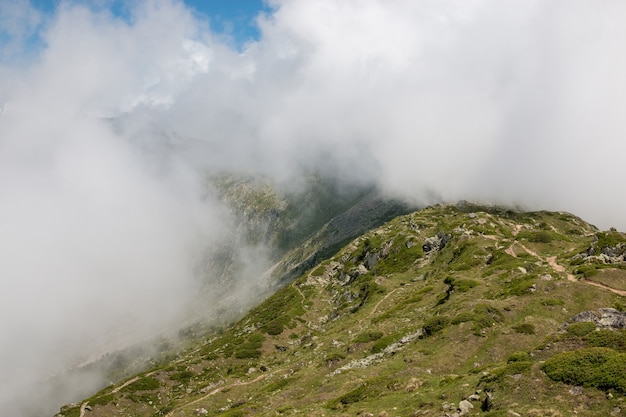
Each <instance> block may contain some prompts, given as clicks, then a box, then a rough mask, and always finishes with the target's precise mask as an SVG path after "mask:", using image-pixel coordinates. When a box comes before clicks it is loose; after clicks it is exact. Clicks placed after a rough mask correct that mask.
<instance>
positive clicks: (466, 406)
mask: <svg viewBox="0 0 626 417" xmlns="http://www.w3.org/2000/svg"><path fill="white" fill-rule="evenodd" d="M473 408H474V405H473V404H472V403H471V402H469V401H467V400H463V401H461V402H460V403H459V408H458V411H459V414H460V415H462V416H464V415H465V414H467V413H469V412H470V410H472V409H473Z"/></svg>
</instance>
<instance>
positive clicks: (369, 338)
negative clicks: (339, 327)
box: [354, 331, 383, 343]
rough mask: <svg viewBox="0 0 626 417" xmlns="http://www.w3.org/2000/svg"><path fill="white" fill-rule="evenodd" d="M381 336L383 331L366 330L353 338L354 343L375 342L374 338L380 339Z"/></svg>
mask: <svg viewBox="0 0 626 417" xmlns="http://www.w3.org/2000/svg"><path fill="white" fill-rule="evenodd" d="M381 337H383V332H379V331H367V332H363V333H359V334H358V335H357V336H356V337H355V338H354V342H355V343H368V342H375V341H376V340H378V339H380V338H381Z"/></svg>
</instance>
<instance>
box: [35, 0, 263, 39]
mask: <svg viewBox="0 0 626 417" xmlns="http://www.w3.org/2000/svg"><path fill="white" fill-rule="evenodd" d="M135 1H136V0H70V1H69V3H70V4H83V5H85V6H87V7H90V8H92V9H93V10H108V11H109V12H110V13H111V14H112V15H114V16H116V17H118V18H120V19H123V20H126V21H129V22H130V19H131V7H132V5H133V4H135ZM182 2H183V3H184V4H185V5H186V6H187V7H188V8H189V9H190V10H192V11H193V12H194V13H195V14H196V15H197V16H198V17H200V18H203V19H208V21H209V25H210V29H211V31H212V32H213V33H214V34H216V35H217V36H219V37H220V38H221V39H223V40H225V41H227V42H228V43H229V44H231V46H233V47H235V48H237V49H241V48H242V47H243V46H244V45H245V44H246V43H248V42H250V41H257V40H259V38H260V36H261V34H260V32H259V28H258V26H257V24H256V17H257V16H258V15H259V14H260V13H268V12H270V11H271V8H270V7H269V6H268V5H267V4H266V3H265V1H264V0H182ZM30 3H31V5H32V6H33V7H35V8H36V9H37V10H39V11H40V12H41V13H43V14H44V15H48V16H50V15H53V14H54V12H55V10H56V9H57V8H58V6H59V4H61V0H30Z"/></svg>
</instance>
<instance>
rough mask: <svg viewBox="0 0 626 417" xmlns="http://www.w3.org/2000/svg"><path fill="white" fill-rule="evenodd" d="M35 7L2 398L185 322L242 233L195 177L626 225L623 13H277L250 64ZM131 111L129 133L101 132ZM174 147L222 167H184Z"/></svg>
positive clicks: (66, 7)
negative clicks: (205, 261)
mask: <svg viewBox="0 0 626 417" xmlns="http://www.w3.org/2000/svg"><path fill="white" fill-rule="evenodd" d="M16 4H17V6H15V7H13V8H11V7H8V6H6V5H3V6H2V8H0V22H5V23H2V25H3V27H5V29H4V30H5V32H7V33H10V34H11V36H13V38H14V39H15V42H13V43H11V45H18V46H15V48H18V49H17V50H19V48H21V47H22V46H23V45H24V42H23V39H24V37H25V36H26V34H27V33H31V32H32V31H33V30H35V29H33V28H36V27H40V22H41V21H42V19H44V20H45V21H46V25H45V29H43V30H44V31H43V32H42V33H41V36H42V39H43V40H44V42H45V43H46V45H47V47H46V48H45V49H44V50H43V51H41V54H40V55H39V56H38V57H36V59H28V60H20V59H17V58H15V54H14V53H13V52H12V54H13V55H11V60H10V64H8V65H5V66H4V67H0V75H2V77H1V81H0V100H1V101H2V102H3V103H4V104H3V107H2V108H3V109H4V110H3V111H2V112H1V114H0V229H1V230H2V233H1V234H0V249H1V250H2V253H4V254H5V255H6V256H5V258H6V262H2V264H1V265H0V277H2V278H1V281H0V283H1V285H2V291H0V294H2V295H0V312H1V313H2V314H1V315H0V317H2V319H0V326H1V327H0V332H1V333H2V334H3V340H10V341H11V343H4V344H3V345H2V347H1V348H0V349H2V350H1V351H0V353H1V354H0V358H11V362H10V363H7V362H6V361H4V362H2V361H1V360H0V367H1V368H2V372H1V373H0V375H2V376H1V377H0V382H1V384H2V386H3V387H4V386H7V385H8V384H11V385H13V386H16V387H18V386H19V387H22V385H21V384H22V382H23V383H24V384H27V383H28V382H29V381H31V382H32V380H33V379H36V378H37V377H41V376H42V375H44V376H47V375H48V373H51V372H54V371H55V369H53V368H52V367H49V365H51V362H50V360H49V355H50V354H51V352H53V353H54V355H56V356H55V357H57V358H58V362H54V365H60V366H63V365H65V364H67V363H69V362H70V360H72V359H75V358H76V357H77V356H80V355H89V354H92V353H93V352H92V351H90V350H89V349H84V348H82V346H83V344H82V342H81V341H84V340H85V339H88V340H90V341H91V342H90V343H91V345H90V348H91V347H94V349H95V347H96V346H99V345H101V344H102V342H103V341H102V339H103V338H106V336H107V335H108V334H110V333H109V332H112V331H119V336H120V337H121V336H123V333H124V330H127V329H121V330H120V329H116V326H117V325H118V323H120V322H124V323H129V325H130V328H129V329H130V330H133V331H139V330H140V329H144V330H146V333H148V332H149V330H150V329H154V328H157V327H159V326H160V325H161V324H162V323H163V322H167V321H173V320H175V318H176V317H177V314H179V313H180V312H181V311H182V309H183V307H184V305H185V303H186V302H187V300H188V296H189V294H190V293H191V292H193V289H194V285H195V284H194V278H193V273H192V272H193V271H192V269H193V266H194V260H195V259H196V257H197V256H199V254H198V253H196V249H198V248H201V247H202V245H200V244H198V242H206V241H210V240H211V239H214V238H215V235H219V233H220V230H219V228H218V227H217V225H218V224H222V223H223V221H222V220H221V217H220V216H221V214H218V212H217V210H218V209H217V208H216V207H215V206H214V205H213V204H210V203H207V202H206V201H203V200H202V199H200V198H199V197H198V196H199V195H200V194H201V193H200V187H201V180H202V178H201V176H199V175H198V173H197V171H196V169H197V167H198V164H199V165H200V166H202V167H204V168H208V169H214V170H217V169H231V170H245V171H247V172H262V173H264V174H269V175H273V176H275V177H277V178H279V179H282V180H284V179H289V178H293V177H294V176H297V175H298V171H299V170H300V169H302V168H303V167H304V168H318V169H320V168H322V169H324V170H327V171H332V172H336V173H337V175H339V176H341V177H342V178H343V179H344V180H345V181H365V182H367V181H373V182H375V183H377V184H378V185H380V186H381V187H382V188H383V189H385V190H387V191H388V192H389V193H392V194H394V195H398V196H401V197H403V198H406V199H408V200H411V201H418V202H424V201H429V202H430V201H432V200H436V199H443V200H447V201H455V200H457V199H461V198H463V199H469V200H476V199H482V200H487V201H490V202H497V203H504V204H519V203H521V204H525V205H526V206H527V207H529V208H534V209H559V210H567V211H571V212H573V213H575V214H578V215H581V216H583V217H584V218H586V219H587V220H589V221H591V222H594V223H596V224H598V225H599V226H602V227H609V226H612V225H615V226H618V227H620V228H622V229H624V228H626V220H625V218H624V216H623V212H624V209H625V208H626V198H625V197H623V195H622V193H619V191H616V190H619V186H620V181H621V179H622V178H624V164H623V163H622V153H623V152H624V150H625V146H624V141H623V138H624V137H625V134H626V121H624V120H625V119H624V118H623V115H622V113H623V109H624V108H626V93H625V91H626V76H624V74H626V58H625V56H624V54H623V53H622V51H623V49H624V46H625V45H624V43H625V42H626V26H624V25H623V24H622V22H623V21H624V20H625V19H626V5H625V4H624V3H623V2H621V1H617V0H616V1H610V0H609V1H603V2H585V1H564V0H563V1H558V0H554V1H531V2H528V1H521V0H520V1H513V2H507V3H502V2H497V1H467V0H463V1H461V0H458V1H421V2H415V1H409V0H406V1H403V0H384V1H383V0H360V1H349V0H348V1H341V2H337V1H333V0H319V1H314V2H312V1H308V0H293V1H286V0H285V1H279V0H273V1H271V2H270V5H271V6H273V13H272V14H271V15H266V16H259V18H258V22H259V26H260V28H261V32H262V37H261V39H260V40H259V41H258V42H250V43H248V44H247V45H246V46H245V49H244V51H243V52H238V51H236V50H233V49H231V48H230V47H228V46H227V45H224V44H222V43H220V41H219V39H220V36H219V35H215V34H212V33H211V32H210V31H209V30H208V27H209V26H208V23H207V22H205V21H201V20H198V18H197V17H194V16H193V15H192V14H191V12H190V11H189V10H187V9H186V8H185V7H184V6H183V5H182V4H181V3H180V2H176V1H168V0H162V1H159V0H151V1H145V2H139V3H136V5H135V6H131V10H130V14H129V16H130V17H129V18H128V19H120V18H117V17H115V16H113V15H111V13H109V12H108V11H107V10H106V9H99V8H96V9H95V10H94V9H90V8H89V7H86V6H85V5H81V4H80V3H78V4H77V3H68V2H66V3H62V4H61V6H60V7H59V9H58V10H57V11H56V13H55V14H54V15H53V16H48V17H45V18H42V17H41V16H40V15H39V14H38V13H37V12H36V11H34V10H33V9H31V8H29V7H28V5H27V4H26V2H21V3H16ZM14 18H15V19H17V20H12V19H14ZM14 21H15V22H24V23H23V24H20V25H21V26H20V25H13V24H12V23H11V25H8V24H6V22H14ZM29 31H30V32H29ZM23 53H24V54H25V55H28V54H30V53H31V52H29V51H23ZM0 58H2V59H3V60H4V61H3V62H8V61H7V56H6V55H3V56H2V57H0ZM18 58H19V57H18ZM16 62H28V64H23V66H19V65H18V67H19V68H16V64H15V63H16ZM120 115H124V117H123V120H124V127H125V130H123V132H124V133H120V132H119V131H116V130H114V129H112V127H111V126H110V125H109V124H108V123H107V122H105V121H102V120H99V119H98V117H100V116H120ZM160 131H161V132H166V133H168V134H169V133H175V134H179V135H181V136H183V137H191V138H196V139H199V140H202V141H204V142H205V143H206V147H205V148H203V149H209V150H208V151H206V150H205V151H198V152H196V153H195V154H194V155H192V156H193V164H192V163H191V161H190V160H187V159H184V158H182V157H180V156H177V155H173V156H172V155H169V156H168V155H166V154H163V153H162V152H161V151H159V150H158V149H159V148H158V144H154V143H152V142H151V141H153V140H157V139H156V138H155V136H158V135H155V132H160ZM212 236H213V237H212ZM129 317H132V320H131V319H128V318H129ZM93 328H98V329H102V330H98V331H97V332H96V333H95V334H94V333H93ZM5 335H6V338H4V337H5ZM63 352H64V353H63ZM14 358H16V359H15V360H13V359H14ZM25 362H28V363H31V364H33V366H32V367H30V368H29V369H30V370H31V371H32V372H24V371H23V369H25V365H23V363H25ZM19 375H21V376H22V377H24V380H23V381H18V380H17V378H18V376H19ZM18 382H19V383H18ZM1 392H2V393H3V395H4V396H3V397H2V396H0V404H3V410H5V411H6V410H11V407H16V405H15V404H16V403H15V401H14V398H15V397H14V395H16V394H15V392H16V391H15V390H5V389H2V390H1ZM12 401H13V402H12ZM9 404H10V405H9ZM15 413H16V414H17V415H19V413H20V412H19V411H16V412H15ZM22 414H24V413H22ZM24 415H26V414H24Z"/></svg>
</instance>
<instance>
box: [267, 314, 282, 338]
mask: <svg viewBox="0 0 626 417" xmlns="http://www.w3.org/2000/svg"><path fill="white" fill-rule="evenodd" d="M286 321H287V320H285V319H284V318H282V317H279V318H277V319H274V320H272V321H270V322H269V323H267V324H266V325H265V326H263V331H264V332H265V333H267V334H269V335H271V336H277V335H279V334H281V333H282V332H283V330H285V324H286V323H285V322H286Z"/></svg>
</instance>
